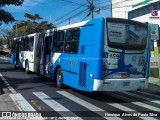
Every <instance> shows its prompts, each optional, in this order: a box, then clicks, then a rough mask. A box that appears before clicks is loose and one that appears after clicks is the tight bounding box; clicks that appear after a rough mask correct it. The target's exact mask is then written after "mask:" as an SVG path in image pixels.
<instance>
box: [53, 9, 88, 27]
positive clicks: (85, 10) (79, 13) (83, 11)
mask: <svg viewBox="0 0 160 120" xmlns="http://www.w3.org/2000/svg"><path fill="white" fill-rule="evenodd" d="M85 12H87V9H84V10H82V11H80V12H78V13H77V14H75V15H73V16H71V17H69V18H67V19H65V20H62V21H60V22H59V23H57V24H55V25H56V26H57V25H60V24H62V23H64V22H65V21H67V20H68V19H70V18H74V17H75V16H76V17H77V16H79V15H81V14H82V13H85Z"/></svg>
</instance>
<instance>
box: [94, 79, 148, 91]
mask: <svg viewBox="0 0 160 120" xmlns="http://www.w3.org/2000/svg"><path fill="white" fill-rule="evenodd" d="M146 88H148V79H146V78H129V79H104V80H100V79H94V84H93V91H135V90H143V89H146Z"/></svg>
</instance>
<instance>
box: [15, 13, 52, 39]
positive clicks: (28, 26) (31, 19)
mask: <svg viewBox="0 0 160 120" xmlns="http://www.w3.org/2000/svg"><path fill="white" fill-rule="evenodd" d="M24 17H26V18H27V19H28V20H21V21H19V22H18V23H17V24H15V25H14V26H13V31H14V33H16V34H18V36H24V35H27V34H31V33H36V32H42V31H43V30H47V29H52V28H54V26H53V24H51V23H48V21H43V20H42V19H43V18H42V17H40V15H39V14H34V15H32V14H29V13H25V14H24ZM39 20H42V21H39ZM15 36H16V35H15Z"/></svg>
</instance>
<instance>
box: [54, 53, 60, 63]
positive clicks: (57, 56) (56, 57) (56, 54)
mask: <svg viewBox="0 0 160 120" xmlns="http://www.w3.org/2000/svg"><path fill="white" fill-rule="evenodd" d="M60 55H61V53H54V54H53V64H54V63H55V62H56V61H57V59H58V58H59V56H60Z"/></svg>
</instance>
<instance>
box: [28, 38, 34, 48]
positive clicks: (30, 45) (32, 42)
mask: <svg viewBox="0 0 160 120" xmlns="http://www.w3.org/2000/svg"><path fill="white" fill-rule="evenodd" d="M33 49H34V37H30V38H29V44H28V50H29V51H33Z"/></svg>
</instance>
